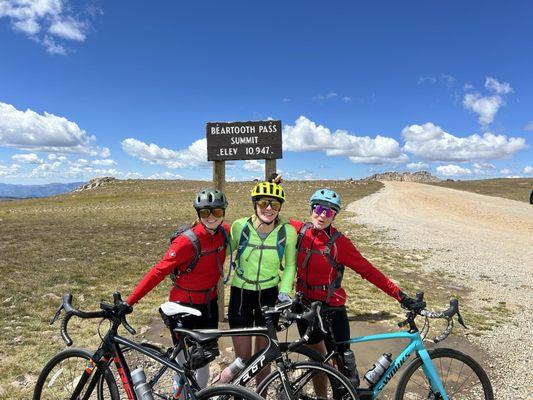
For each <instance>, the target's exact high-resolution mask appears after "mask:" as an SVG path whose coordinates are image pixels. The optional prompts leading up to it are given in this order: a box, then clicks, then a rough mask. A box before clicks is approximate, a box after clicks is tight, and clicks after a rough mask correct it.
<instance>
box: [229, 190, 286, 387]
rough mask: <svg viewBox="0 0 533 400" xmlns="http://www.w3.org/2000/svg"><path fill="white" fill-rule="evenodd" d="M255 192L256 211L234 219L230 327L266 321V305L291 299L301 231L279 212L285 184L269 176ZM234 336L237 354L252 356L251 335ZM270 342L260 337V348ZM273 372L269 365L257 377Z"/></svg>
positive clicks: (256, 349)
mask: <svg viewBox="0 0 533 400" xmlns="http://www.w3.org/2000/svg"><path fill="white" fill-rule="evenodd" d="M251 194H252V204H253V207H254V215H252V216H251V217H245V218H241V219H238V220H236V221H235V222H233V224H232V225H231V244H232V246H231V248H233V249H237V255H236V257H235V265H234V267H235V273H234V275H233V279H232V283H231V292H230V300H229V306H228V320H229V325H230V328H245V327H252V326H254V325H255V326H265V320H264V318H263V317H262V313H261V307H262V306H274V305H275V303H276V302H277V301H278V300H279V301H285V300H290V297H289V292H290V291H292V288H293V282H294V277H295V274H296V247H295V245H296V231H295V230H294V228H293V227H292V226H291V225H290V224H289V223H288V222H287V221H285V220H283V219H282V218H281V217H280V215H279V214H280V211H281V207H282V205H283V202H284V201H285V192H284V190H283V188H282V187H281V186H280V185H278V184H277V183H273V182H271V181H265V182H260V183H258V184H257V185H255V186H254V188H253V189H252V192H251ZM282 261H283V263H284V267H283V266H282ZM280 272H281V279H280ZM280 282H281V283H280ZM278 284H279V291H278ZM232 339H233V345H234V348H235V354H236V356H237V357H241V358H242V359H244V360H247V359H249V358H250V357H251V355H252V338H251V337H245V336H243V337H233V338H232ZM267 344H268V342H267V340H266V339H265V338H262V337H256V340H255V352H257V351H259V350H260V349H264V348H265V347H266V346H267ZM268 372H269V371H268V368H264V369H263V371H262V374H260V375H259V376H258V377H257V381H258V382H260V381H261V380H262V379H263V378H264V377H265V376H266V374H267V373H268Z"/></svg>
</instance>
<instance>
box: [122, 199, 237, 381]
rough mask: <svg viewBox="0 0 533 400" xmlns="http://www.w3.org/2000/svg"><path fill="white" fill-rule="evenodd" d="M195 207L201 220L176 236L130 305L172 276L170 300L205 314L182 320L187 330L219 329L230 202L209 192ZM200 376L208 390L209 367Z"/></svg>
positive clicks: (195, 201)
mask: <svg viewBox="0 0 533 400" xmlns="http://www.w3.org/2000/svg"><path fill="white" fill-rule="evenodd" d="M193 205H194V208H195V210H196V214H197V216H198V219H197V220H196V221H195V222H194V223H193V224H192V226H182V227H179V228H178V229H177V230H176V232H174V234H173V236H172V238H171V244H170V247H169V248H168V250H167V252H166V253H165V255H164V256H163V258H162V259H161V260H160V261H159V262H158V263H157V264H156V265H155V266H154V267H153V268H152V269H151V270H150V271H148V272H147V273H146V275H145V276H144V277H143V278H142V280H141V281H140V282H139V283H138V284H137V286H136V287H135V289H134V290H133V292H132V293H131V294H130V296H129V297H128V300H127V302H128V303H129V304H130V305H132V306H133V305H134V304H136V303H137V302H138V301H139V300H141V299H142V298H143V297H144V296H145V295H146V294H147V293H148V292H150V291H151V290H152V289H153V288H154V287H155V286H157V285H158V284H159V283H160V282H161V281H162V280H163V279H164V278H165V277H166V276H168V275H171V278H172V280H173V284H172V288H171V289H170V295H169V300H170V301H175V302H178V303H181V304H184V305H186V306H189V307H193V308H195V309H198V310H200V311H201V312H202V316H200V317H197V316H194V315H190V316H186V317H182V321H183V327H184V328H187V329H203V328H218V297H217V284H218V281H219V279H220V277H221V276H222V266H223V264H224V260H225V258H226V247H227V244H228V241H229V239H228V238H229V225H228V224H227V223H224V222H223V219H224V215H225V211H226V207H227V205H228V202H227V199H226V195H225V194H224V193H222V192H221V191H220V190H216V189H205V190H202V191H201V192H198V193H196V195H195V197H194V204H193ZM170 327H171V326H170ZM173 339H174V338H173ZM196 376H197V381H198V384H199V385H200V387H205V386H206V385H207V382H208V380H209V365H206V366H204V367H202V368H200V369H198V370H197V372H196Z"/></svg>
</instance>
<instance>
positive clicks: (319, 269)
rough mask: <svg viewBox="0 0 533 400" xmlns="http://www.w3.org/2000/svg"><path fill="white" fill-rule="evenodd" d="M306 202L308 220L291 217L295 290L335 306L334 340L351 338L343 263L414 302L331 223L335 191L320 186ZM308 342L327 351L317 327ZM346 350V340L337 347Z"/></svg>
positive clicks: (301, 325) (336, 209) (338, 202)
mask: <svg viewBox="0 0 533 400" xmlns="http://www.w3.org/2000/svg"><path fill="white" fill-rule="evenodd" d="M309 204H310V206H311V221H310V222H305V223H304V222H301V221H295V220H291V221H290V222H291V225H292V226H294V228H295V229H296V231H297V232H298V240H297V244H296V246H297V259H296V265H297V283H296V290H298V291H300V292H302V293H303V295H304V297H303V299H304V301H308V302H312V301H317V300H319V301H322V302H324V303H326V304H327V305H329V306H331V307H334V308H335V311H334V313H333V315H332V318H331V321H332V328H333V333H334V335H335V341H337V342H341V341H345V340H348V339H350V324H349V322H348V315H347V313H346V307H345V303H346V298H347V294H346V291H345V290H344V288H343V287H342V277H343V274H344V269H345V267H348V268H350V269H352V270H354V271H355V272H357V273H358V274H359V275H361V277H362V278H363V279H366V280H367V281H369V282H370V283H372V284H374V285H375V286H377V287H378V288H379V289H381V290H382V291H383V292H385V293H386V294H388V295H389V296H391V297H392V298H394V299H395V300H397V301H399V302H400V303H402V305H404V306H409V305H410V304H411V303H413V302H414V299H411V298H410V297H408V296H406V295H405V294H404V293H403V292H402V291H401V290H400V289H399V288H398V286H396V285H395V284H394V283H393V282H392V281H391V280H390V279H388V278H387V277H386V276H385V275H384V274H383V273H382V272H380V271H379V270H378V269H377V268H375V267H374V266H373V265H372V264H371V263H370V262H369V261H368V260H367V259H366V258H364V257H363V256H362V255H361V253H359V251H358V250H357V249H356V248H355V246H354V244H353V243H352V241H351V240H350V239H348V238H347V237H346V236H344V235H343V234H342V233H340V232H339V231H337V230H336V229H335V228H333V227H332V226H331V224H332V222H333V220H334V219H335V216H336V215H337V213H338V212H339V211H340V209H341V198H340V196H339V195H338V193H336V192H334V191H333V190H330V189H319V190H317V191H316V192H315V193H314V194H313V195H312V196H311V198H310V199H309ZM306 329H307V325H306V323H305V321H298V330H299V331H300V334H301V335H303V334H304V333H305V330H306ZM308 343H309V345H310V347H312V348H314V349H315V350H316V351H318V352H320V353H321V354H324V353H325V352H326V349H325V346H324V342H323V336H322V334H321V333H320V331H317V330H315V331H313V333H312V335H311V337H310V340H309V342H308ZM327 350H328V351H331V350H332V349H327ZM346 350H349V345H348V344H346V345H340V346H339V348H338V349H337V351H338V352H339V353H340V354H343V353H344V351H346Z"/></svg>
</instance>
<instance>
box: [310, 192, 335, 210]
mask: <svg viewBox="0 0 533 400" xmlns="http://www.w3.org/2000/svg"><path fill="white" fill-rule="evenodd" d="M309 204H310V205H311V207H312V206H314V205H315V204H320V205H323V206H325V207H329V208H332V209H334V210H335V211H336V212H339V211H340V209H341V196H339V195H338V193H337V192H335V191H333V190H331V189H318V190H317V191H316V192H315V193H313V195H312V196H311V198H310V199H309Z"/></svg>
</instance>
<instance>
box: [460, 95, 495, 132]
mask: <svg viewBox="0 0 533 400" xmlns="http://www.w3.org/2000/svg"><path fill="white" fill-rule="evenodd" d="M504 104H505V102H504V101H503V99H502V98H501V97H500V96H498V95H496V96H487V97H482V96H481V95H480V94H479V93H468V94H466V95H465V97H464V98H463V106H464V107H465V108H466V109H467V110H470V111H473V112H474V113H476V114H477V115H478V121H479V123H480V124H481V125H488V124H490V123H491V122H492V121H493V120H494V116H495V115H496V113H497V112H498V110H499V109H500V107H501V106H502V105H504Z"/></svg>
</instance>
